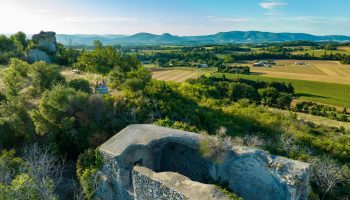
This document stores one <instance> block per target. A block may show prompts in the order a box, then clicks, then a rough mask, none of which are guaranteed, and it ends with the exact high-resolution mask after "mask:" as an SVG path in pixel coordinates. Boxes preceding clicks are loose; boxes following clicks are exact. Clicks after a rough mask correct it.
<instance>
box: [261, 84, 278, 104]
mask: <svg viewBox="0 0 350 200" xmlns="http://www.w3.org/2000/svg"><path fill="white" fill-rule="evenodd" d="M259 94H260V96H261V100H262V102H263V103H264V104H266V105H268V106H273V105H276V104H277V98H278V96H279V93H278V90H277V89H275V88H273V87H268V88H264V89H259Z"/></svg>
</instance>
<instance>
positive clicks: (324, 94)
mask: <svg viewBox="0 0 350 200" xmlns="http://www.w3.org/2000/svg"><path fill="white" fill-rule="evenodd" d="M222 75H223V74H220V73H218V74H216V76H222ZM225 76H226V77H227V78H245V79H250V80H261V81H282V82H286V83H291V84H292V85H293V86H294V88H295V92H296V96H298V97H299V98H300V99H301V100H307V101H314V102H319V103H323V104H329V105H334V106H339V107H347V108H349V107H350V92H349V91H350V85H346V84H337V83H326V82H317V81H307V80H295V79H285V78H274V77H266V76H259V75H237V74H225ZM320 81H322V80H320Z"/></svg>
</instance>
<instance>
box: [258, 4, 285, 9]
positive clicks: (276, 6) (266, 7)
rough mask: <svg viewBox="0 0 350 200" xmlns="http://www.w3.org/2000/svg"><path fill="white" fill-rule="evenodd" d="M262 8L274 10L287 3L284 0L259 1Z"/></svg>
mask: <svg viewBox="0 0 350 200" xmlns="http://www.w3.org/2000/svg"><path fill="white" fill-rule="evenodd" d="M259 5H260V6H261V7H262V8H265V9H268V10H276V9H279V8H282V7H285V6H287V5H288V3H284V2H261V3H260V4H259Z"/></svg>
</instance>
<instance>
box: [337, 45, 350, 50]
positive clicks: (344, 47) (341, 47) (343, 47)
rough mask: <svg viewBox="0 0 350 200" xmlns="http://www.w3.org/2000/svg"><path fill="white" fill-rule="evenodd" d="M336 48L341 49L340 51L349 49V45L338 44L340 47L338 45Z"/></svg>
mask: <svg viewBox="0 0 350 200" xmlns="http://www.w3.org/2000/svg"><path fill="white" fill-rule="evenodd" d="M338 50H341V51H350V46H340V47H338Z"/></svg>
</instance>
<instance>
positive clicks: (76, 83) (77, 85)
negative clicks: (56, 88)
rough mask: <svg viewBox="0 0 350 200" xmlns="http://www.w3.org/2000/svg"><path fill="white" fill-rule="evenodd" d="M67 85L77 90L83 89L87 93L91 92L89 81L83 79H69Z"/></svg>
mask: <svg viewBox="0 0 350 200" xmlns="http://www.w3.org/2000/svg"><path fill="white" fill-rule="evenodd" d="M68 86H69V87H72V88H74V89H75V90H77V91H83V92H86V93H89V94H91V93H92V90H91V87H90V83H89V81H87V80H85V79H75V80H71V81H69V83H68Z"/></svg>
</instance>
